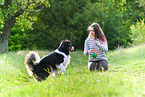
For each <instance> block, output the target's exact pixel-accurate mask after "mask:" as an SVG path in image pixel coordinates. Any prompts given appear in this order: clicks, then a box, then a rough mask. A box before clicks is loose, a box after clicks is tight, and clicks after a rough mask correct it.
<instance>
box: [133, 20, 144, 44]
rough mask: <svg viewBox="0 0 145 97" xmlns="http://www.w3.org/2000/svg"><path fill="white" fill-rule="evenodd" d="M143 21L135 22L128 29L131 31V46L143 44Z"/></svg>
mask: <svg viewBox="0 0 145 97" xmlns="http://www.w3.org/2000/svg"><path fill="white" fill-rule="evenodd" d="M144 22H145V21H144V19H143V20H140V21H137V23H136V24H135V25H132V26H131V27H130V29H131V30H130V31H131V35H130V37H131V39H132V40H133V44H135V45H139V44H142V43H145V24H144Z"/></svg>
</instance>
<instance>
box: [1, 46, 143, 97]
mask: <svg viewBox="0 0 145 97" xmlns="http://www.w3.org/2000/svg"><path fill="white" fill-rule="evenodd" d="M34 51H36V52H38V54H39V55H40V57H43V56H44V55H46V54H48V53H50V51H47V50H45V51H39V50H34ZM28 53H29V50H25V51H18V52H8V53H7V54H0V97H145V45H140V46H135V47H130V48H126V49H124V48H122V49H118V50H114V51H109V52H107V53H106V55H107V58H108V61H109V71H107V72H98V71H95V72H90V71H89V70H88V66H87V62H88V56H84V55H83V51H74V52H73V53H72V54H71V61H70V64H69V66H68V68H67V73H66V74H65V75H63V74H62V73H61V72H60V73H59V76H57V77H53V76H50V77H49V78H48V79H47V80H46V81H43V82H35V80H34V79H33V78H32V77H29V75H28V73H27V70H26V68H25V64H24V59H25V56H26V54H28Z"/></svg>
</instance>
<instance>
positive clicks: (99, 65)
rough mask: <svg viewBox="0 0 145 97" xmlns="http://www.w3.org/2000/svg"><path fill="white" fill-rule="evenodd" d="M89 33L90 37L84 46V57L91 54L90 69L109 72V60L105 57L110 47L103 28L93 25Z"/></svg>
mask: <svg viewBox="0 0 145 97" xmlns="http://www.w3.org/2000/svg"><path fill="white" fill-rule="evenodd" d="M88 31H89V35H88V38H87V39H86V40H85V46H84V55H87V54H89V61H88V69H89V70H90V71H92V70H99V71H100V70H102V69H103V70H108V60H107V58H106V55H105V52H106V51H108V45H107V40H106V37H105V35H104V33H103V31H102V29H101V27H100V26H99V24H97V23H92V24H91V26H89V27H88Z"/></svg>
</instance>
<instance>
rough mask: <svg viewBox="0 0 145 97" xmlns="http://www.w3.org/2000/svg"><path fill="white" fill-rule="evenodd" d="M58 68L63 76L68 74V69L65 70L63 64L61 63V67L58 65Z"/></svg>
mask: <svg viewBox="0 0 145 97" xmlns="http://www.w3.org/2000/svg"><path fill="white" fill-rule="evenodd" d="M56 67H57V68H58V69H59V70H61V71H62V73H63V74H65V73H66V69H65V67H64V66H63V63H61V64H60V65H56Z"/></svg>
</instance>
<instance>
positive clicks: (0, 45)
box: [0, 15, 15, 53]
mask: <svg viewBox="0 0 145 97" xmlns="http://www.w3.org/2000/svg"><path fill="white" fill-rule="evenodd" d="M4 23H5V24H4V28H3V33H2V34H0V52H2V53H5V52H8V41H9V37H10V35H11V29H12V28H13V26H14V24H15V17H13V16H11V15H8V18H5V20H4Z"/></svg>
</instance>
